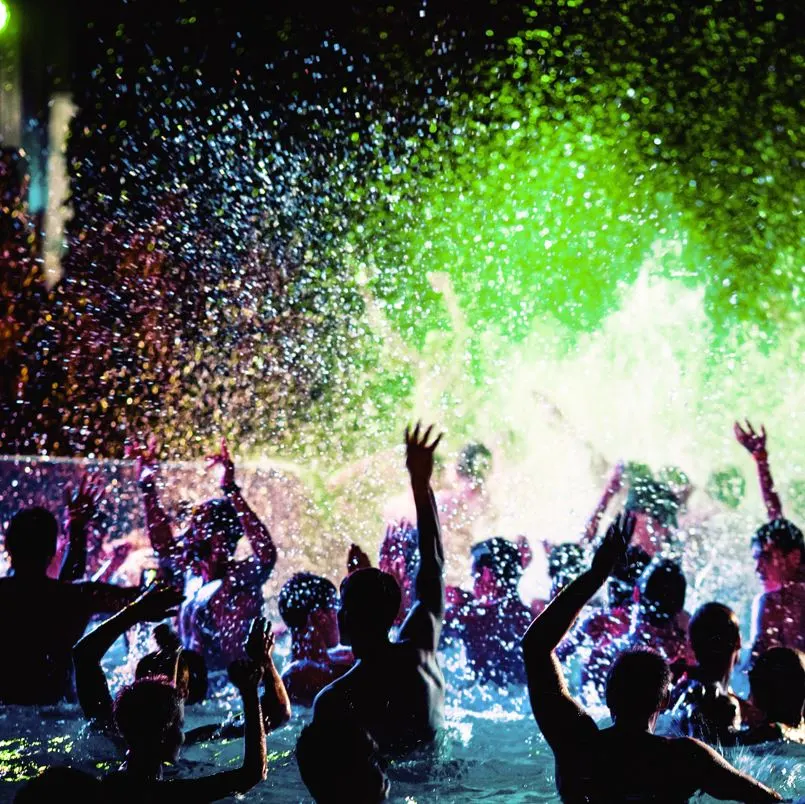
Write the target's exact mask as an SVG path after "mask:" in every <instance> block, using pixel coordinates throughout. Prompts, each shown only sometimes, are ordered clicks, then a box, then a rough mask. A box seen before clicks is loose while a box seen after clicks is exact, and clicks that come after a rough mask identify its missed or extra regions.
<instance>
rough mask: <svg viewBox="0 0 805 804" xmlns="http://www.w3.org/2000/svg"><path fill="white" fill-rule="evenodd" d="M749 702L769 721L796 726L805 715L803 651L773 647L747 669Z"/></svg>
mask: <svg viewBox="0 0 805 804" xmlns="http://www.w3.org/2000/svg"><path fill="white" fill-rule="evenodd" d="M749 687H750V690H751V693H752V703H754V704H755V706H756V707H757V708H758V709H760V711H761V712H763V715H764V717H765V719H766V721H767V722H769V723H787V724H788V725H790V726H799V724H800V723H801V721H802V718H803V717H805V653H803V652H802V651H799V650H794V649H793V648H772V649H771V650H767V651H766V652H765V653H763V654H761V655H760V656H759V657H758V658H757V660H756V661H755V663H754V665H753V666H752V669H751V670H750V671H749Z"/></svg>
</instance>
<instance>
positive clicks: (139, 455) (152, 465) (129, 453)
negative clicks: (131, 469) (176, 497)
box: [126, 436, 176, 560]
mask: <svg viewBox="0 0 805 804" xmlns="http://www.w3.org/2000/svg"><path fill="white" fill-rule="evenodd" d="M158 451H159V444H158V443H157V440H156V438H155V437H154V436H151V437H150V438H149V439H148V443H147V444H146V445H145V447H140V446H138V445H136V444H134V445H128V446H127V447H126V457H128V458H135V457H136V472H137V485H138V486H139V487H140V491H141V492H142V495H143V503H144V505H145V528H146V530H147V531H148V538H149V540H150V542H151V547H153V549H154V552H155V553H156V554H157V555H158V556H159V558H160V559H161V560H172V559H173V557H174V556H173V554H174V551H175V549H176V544H175V542H174V539H173V528H172V527H171V521H170V517H169V516H168V513H167V512H166V511H165V509H164V508H163V507H162V503H161V502H160V500H159V495H158V494H157V482H156V480H157V452H158Z"/></svg>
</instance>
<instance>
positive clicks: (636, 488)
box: [625, 479, 679, 527]
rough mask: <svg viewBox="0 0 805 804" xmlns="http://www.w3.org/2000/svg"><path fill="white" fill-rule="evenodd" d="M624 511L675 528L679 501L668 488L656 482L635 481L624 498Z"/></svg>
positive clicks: (647, 480) (646, 480)
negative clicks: (645, 516) (648, 517)
mask: <svg viewBox="0 0 805 804" xmlns="http://www.w3.org/2000/svg"><path fill="white" fill-rule="evenodd" d="M625 508H626V511H627V512H629V513H636V514H647V515H648V516H650V517H652V518H653V519H656V520H657V522H659V523H660V524H661V525H663V526H666V527H676V517H677V514H678V513H679V500H678V499H677V496H676V495H675V494H674V492H673V490H672V489H671V487H670V486H668V485H666V484H665V483H660V482H659V481H657V480H650V479H640V480H636V481H635V482H634V483H633V484H632V485H631V486H630V488H629V494H628V495H627V497H626V506H625Z"/></svg>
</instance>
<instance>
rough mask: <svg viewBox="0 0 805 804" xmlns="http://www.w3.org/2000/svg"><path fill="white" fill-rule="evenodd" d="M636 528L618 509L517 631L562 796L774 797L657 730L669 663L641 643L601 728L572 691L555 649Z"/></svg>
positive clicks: (598, 801)
mask: <svg viewBox="0 0 805 804" xmlns="http://www.w3.org/2000/svg"><path fill="white" fill-rule="evenodd" d="M634 527H635V520H634V518H633V517H632V516H631V515H626V516H618V517H617V518H616V520H615V521H614V522H613V524H612V525H611V526H610V528H609V530H608V531H607V533H606V535H605V537H604V540H603V542H602V543H601V545H600V546H599V548H598V550H597V551H596V553H595V556H594V557H593V561H592V566H591V567H590V569H589V570H588V571H587V572H585V573H584V574H582V575H581V576H580V577H579V578H577V579H576V580H575V581H573V582H572V583H571V584H569V585H568V586H567V587H566V588H565V589H563V590H562V591H561V592H560V593H559V595H558V596H557V597H556V598H554V600H552V601H551V602H550V603H549V604H548V606H547V607H546V608H545V610H544V611H543V612H542V613H541V614H540V615H539V616H538V617H537V618H536V619H535V620H534V622H533V623H532V624H531V626H530V627H529V629H528V631H527V632H526V635H525V636H524V637H523V643H522V644H523V656H524V659H525V665H526V675H527V677H528V691H529V696H530V699H531V707H532V710H533V712H534V718H535V719H536V721H537V725H538V726H539V728H540V731H541V732H542V734H543V736H544V737H545V740H546V741H547V742H548V745H549V746H550V747H551V750H552V751H553V754H554V758H555V761H556V786H557V789H558V791H559V794H560V796H561V798H562V801H563V802H565V804H571V802H572V804H576V803H577V802H578V804H581V803H582V802H584V803H585V804H621V802H624V803H625V802H640V801H643V802H654V804H659V802H663V804H666V803H667V804H672V803H673V804H678V803H679V802H687V801H688V800H689V799H690V797H691V796H693V795H694V794H695V793H696V792H697V791H700V790H701V791H703V792H705V793H707V794H709V795H711V796H714V797H715V798H719V799H724V800H731V801H743V802H758V803H760V802H768V801H780V800H781V799H780V796H779V795H778V794H777V793H776V792H774V791H773V790H771V789H769V788H767V787H765V786H764V785H762V784H760V783H759V782H757V781H755V780H754V779H752V778H751V777H749V776H747V775H745V774H743V773H741V772H739V771H737V770H736V769H735V768H733V767H732V766H731V765H729V764H728V763H727V762H726V761H725V760H724V759H723V758H722V757H721V756H720V755H719V754H717V753H716V752H715V751H713V750H712V749H711V748H709V747H708V746H706V745H705V744H704V743H701V742H699V741H698V740H695V739H692V738H689V737H681V738H677V739H672V738H665V737H658V736H655V735H654V733H653V731H654V725H655V723H656V720H657V716H658V715H659V713H660V712H661V711H662V710H663V709H664V708H665V706H666V705H667V702H668V695H669V687H670V681H671V673H670V668H669V667H668V663H667V662H666V661H665V659H663V658H662V656H660V655H659V654H657V653H655V652H653V651H650V650H647V649H639V650H630V651H625V652H623V653H621V654H620V655H619V656H618V657H617V658H616V660H615V663H614V665H613V667H612V669H611V671H610V674H609V677H608V679H607V686H606V700H607V706H608V707H609V710H610V714H611V716H612V720H613V725H612V726H611V727H609V728H607V729H599V728H598V726H597V725H596V723H595V721H594V720H593V719H592V717H590V715H588V714H587V713H586V712H585V711H584V709H583V708H582V707H581V706H580V705H579V704H578V703H577V702H576V701H575V700H574V699H573V698H572V697H571V696H570V694H569V692H568V689H567V685H566V683H565V680H564V678H563V676H562V670H561V667H560V665H559V662H558V659H557V658H556V646H557V645H558V644H559V643H560V642H561V641H562V639H563V638H564V637H565V635H566V634H567V632H568V630H569V629H570V628H571V626H572V625H573V623H574V621H575V620H576V618H577V617H578V615H579V612H580V611H581V610H582V608H583V607H584V606H585V604H586V603H587V601H588V600H589V599H590V598H591V597H592V596H593V595H594V594H595V593H596V592H597V591H598V590H599V589H600V588H601V587H602V586H603V585H604V583H605V582H606V580H607V578H608V577H609V574H610V572H611V571H612V569H613V567H614V566H615V564H616V563H617V562H618V561H619V560H620V559H621V556H622V555H623V553H624V552H625V550H626V548H627V546H628V544H629V540H630V539H631V537H632V533H633V531H634Z"/></svg>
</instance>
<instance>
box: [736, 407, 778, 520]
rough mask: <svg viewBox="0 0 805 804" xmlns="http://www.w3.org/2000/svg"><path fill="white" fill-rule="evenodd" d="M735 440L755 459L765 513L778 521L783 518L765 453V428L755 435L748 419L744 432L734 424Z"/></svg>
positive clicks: (767, 455)
mask: <svg viewBox="0 0 805 804" xmlns="http://www.w3.org/2000/svg"><path fill="white" fill-rule="evenodd" d="M735 438H736V439H737V440H738V443H739V444H740V445H741V446H742V447H744V449H746V450H747V452H749V454H750V455H751V456H752V457H753V458H754V459H755V463H756V464H757V474H758V478H759V480H760V491H761V493H762V494H763V502H764V503H765V504H766V513H767V515H768V517H769V520H772V519H780V518H781V517H782V516H783V506H782V503H781V502H780V497H779V495H778V494H777V491H776V490H775V488H774V478H772V476H771V468H770V467H769V454H768V452H767V451H766V428H765V427H763V426H762V425H761V428H760V432H759V433H756V432H755V430H754V428H753V427H752V425H751V424H750V422H749V420H748V419H747V421H746V430H744V429H743V428H742V427H741V425H740V424H739V423H738V422H735Z"/></svg>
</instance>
